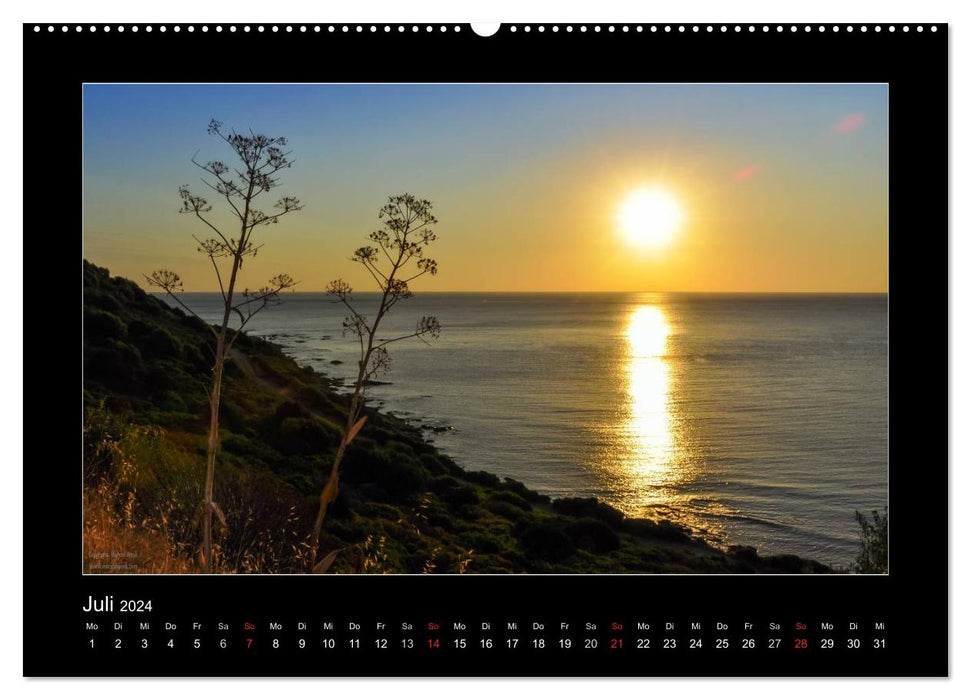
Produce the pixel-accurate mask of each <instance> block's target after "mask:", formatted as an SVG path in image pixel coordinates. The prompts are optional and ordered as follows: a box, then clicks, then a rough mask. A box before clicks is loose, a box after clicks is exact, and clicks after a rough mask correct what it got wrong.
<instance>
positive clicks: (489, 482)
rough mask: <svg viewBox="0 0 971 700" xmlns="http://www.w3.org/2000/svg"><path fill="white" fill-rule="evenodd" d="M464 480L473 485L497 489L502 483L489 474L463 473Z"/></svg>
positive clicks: (496, 477)
mask: <svg viewBox="0 0 971 700" xmlns="http://www.w3.org/2000/svg"><path fill="white" fill-rule="evenodd" d="M465 479H466V480H467V481H471V482H472V483H473V484H479V486H489V487H491V488H498V486H499V485H500V484H501V483H502V482H501V481H500V480H499V477H498V476H496V475H495V474H491V473H489V472H465Z"/></svg>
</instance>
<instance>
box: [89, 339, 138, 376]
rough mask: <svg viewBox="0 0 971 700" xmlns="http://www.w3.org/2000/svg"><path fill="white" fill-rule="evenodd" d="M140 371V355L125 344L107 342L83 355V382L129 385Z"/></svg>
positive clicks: (118, 341) (115, 341)
mask: <svg viewBox="0 0 971 700" xmlns="http://www.w3.org/2000/svg"><path fill="white" fill-rule="evenodd" d="M141 369H142V357H141V354H140V353H139V352H138V350H136V349H135V348H133V347H132V346H131V345H128V344H127V343H123V342H121V341H120V340H109V341H108V342H107V343H106V344H105V345H104V346H102V347H95V348H89V349H88V350H87V352H86V353H85V355H84V377H85V380H89V381H90V380H93V381H101V382H105V383H107V384H109V385H113V384H125V385H130V384H131V382H133V381H134V380H135V378H136V376H137V375H138V373H139V372H140V371H141Z"/></svg>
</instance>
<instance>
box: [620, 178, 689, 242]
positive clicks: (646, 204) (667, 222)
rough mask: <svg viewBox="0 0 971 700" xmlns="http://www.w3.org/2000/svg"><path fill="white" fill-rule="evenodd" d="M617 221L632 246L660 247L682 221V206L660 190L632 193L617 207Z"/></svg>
mask: <svg viewBox="0 0 971 700" xmlns="http://www.w3.org/2000/svg"><path fill="white" fill-rule="evenodd" d="M617 218H618V222H619V223H620V229H621V231H622V232H623V234H624V236H625V237H626V238H627V240H629V241H630V242H632V243H637V244H639V245H643V246H648V247H651V248H659V247H661V246H664V245H667V244H668V243H669V242H670V241H671V238H672V237H673V236H674V234H675V233H677V231H678V227H680V226H681V222H682V221H684V212H683V211H682V209H681V204H680V203H679V202H678V200H677V199H675V198H674V196H673V195H672V194H671V193H670V192H668V191H666V190H662V189H659V188H654V187H652V188H642V189H639V190H634V191H633V192H631V193H630V194H629V195H627V199H625V200H624V202H623V203H622V204H621V205H620V210H619V211H618V216H617Z"/></svg>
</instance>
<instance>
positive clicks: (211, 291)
mask: <svg viewBox="0 0 971 700" xmlns="http://www.w3.org/2000/svg"><path fill="white" fill-rule="evenodd" d="M145 291H146V292H147V293H149V294H160V295H166V292H161V291H155V290H145ZM180 293H181V294H219V293H220V291H219V290H218V289H193V290H184V291H182V292H180ZM327 293H328V292H327V290H325V289H302V290H293V291H291V292H285V293H284V294H283V298H285V297H286V296H289V295H293V294H327ZM354 293H356V294H380V293H381V291H380V290H371V289H364V290H356V291H354V292H352V294H354ZM889 293H890V292H889V290H872V291H871V290H864V291H844V290H826V291H818V290H817V291H805V290H729V291H705V290H664V291H662V290H647V289H642V290H624V289H608V290H602V289H507V290H495V289H494V290H476V289H473V290H448V289H446V290H435V291H422V292H415V293H414V296H419V295H423V294H749V295H756V294H802V295H810V294H817V295H822V294H860V295H864V294H869V295H873V294H889Z"/></svg>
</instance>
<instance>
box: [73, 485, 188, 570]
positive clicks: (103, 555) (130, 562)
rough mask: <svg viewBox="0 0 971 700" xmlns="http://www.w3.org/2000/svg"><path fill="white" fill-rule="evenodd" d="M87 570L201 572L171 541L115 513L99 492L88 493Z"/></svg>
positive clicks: (85, 548) (86, 528) (85, 542)
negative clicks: (178, 551) (179, 552)
mask: <svg viewBox="0 0 971 700" xmlns="http://www.w3.org/2000/svg"><path fill="white" fill-rule="evenodd" d="M83 566H84V573H86V574H188V573H194V572H195V571H197V567H196V566H194V565H193V563H192V562H191V561H189V560H188V559H186V558H185V557H183V556H180V555H179V554H177V553H176V551H175V547H174V545H173V544H172V542H171V540H169V538H168V537H166V536H165V534H163V533H160V532H158V531H155V530H151V529H142V528H138V527H136V526H135V524H134V523H132V522H131V521H128V522H126V521H125V519H124V516H123V515H120V514H118V513H116V512H114V509H113V508H111V507H110V506H108V505H107V504H106V503H105V501H104V500H103V499H102V497H101V496H100V495H99V494H98V493H97V492H96V491H90V490H89V491H88V492H86V493H85V496H84V564H83Z"/></svg>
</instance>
